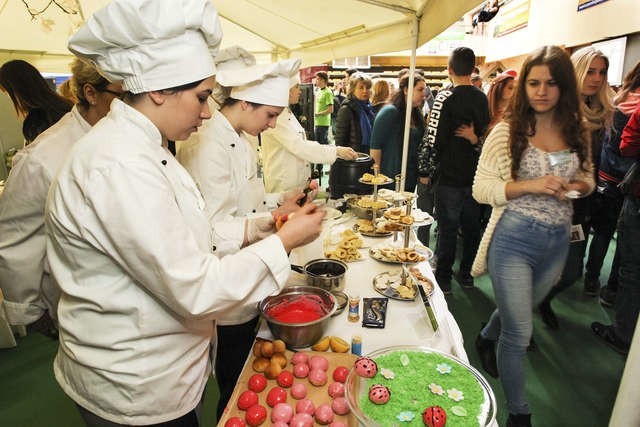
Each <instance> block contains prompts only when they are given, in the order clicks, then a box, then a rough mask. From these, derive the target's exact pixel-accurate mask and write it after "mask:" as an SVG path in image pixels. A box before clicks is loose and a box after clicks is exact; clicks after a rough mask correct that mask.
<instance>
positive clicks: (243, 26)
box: [220, 14, 289, 52]
mask: <svg viewBox="0 0 640 427" xmlns="http://www.w3.org/2000/svg"><path fill="white" fill-rule="evenodd" d="M220 16H221V17H223V18H224V19H226V20H227V21H229V22H231V23H232V24H234V25H237V26H238V27H240V28H242V29H243V30H245V31H247V32H249V33H251V34H253V35H255V36H257V37H260V38H261V39H262V40H265V41H267V42H268V43H271V44H272V45H273V46H274V47H275V48H276V49H277V50H278V51H279V52H280V51H284V52H289V49H287V47H286V46H283V45H281V44H280V43H278V42H276V41H273V40H271V39H269V38H267V37H265V35H264V34H259V33H256V32H255V31H254V30H252V29H251V28H249V27H248V26H246V25H244V24H241V23H240V22H238V21H236V20H234V19H232V18H229V17H228V16H225V15H222V14H220Z"/></svg>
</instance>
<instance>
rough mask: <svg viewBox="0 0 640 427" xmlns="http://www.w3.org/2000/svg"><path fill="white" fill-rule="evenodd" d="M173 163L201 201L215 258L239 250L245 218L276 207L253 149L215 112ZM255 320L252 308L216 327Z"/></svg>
mask: <svg viewBox="0 0 640 427" xmlns="http://www.w3.org/2000/svg"><path fill="white" fill-rule="evenodd" d="M177 159H178V160H179V161H180V163H181V164H182V165H183V166H184V167H185V168H186V169H187V170H188V171H189V173H190V174H191V176H192V177H193V180H194V181H195V182H196V185H197V186H198V188H199V189H200V191H201V192H202V195H203V197H204V200H205V205H206V206H205V211H206V213H207V217H208V218H209V221H210V224H211V226H212V228H213V233H214V239H213V240H214V243H213V245H214V253H215V254H217V255H218V256H226V255H228V254H233V253H235V252H237V251H238V250H240V248H241V247H242V243H243V241H244V222H245V220H246V218H247V216H252V215H254V214H256V213H258V212H266V211H267V210H268V209H269V208H274V207H275V206H274V205H275V204H274V203H273V202H272V199H270V198H269V197H267V195H266V194H265V191H264V184H263V182H262V179H261V178H260V177H258V166H257V162H258V161H257V156H256V152H255V149H254V147H253V146H252V145H251V144H250V143H249V141H248V140H247V138H246V136H245V134H244V133H241V134H238V132H236V131H235V129H234V128H233V127H232V126H231V123H229V120H227V118H226V117H225V116H224V114H222V113H221V112H220V111H215V112H214V113H213V116H212V118H211V120H209V121H207V122H205V123H204V124H203V126H202V127H201V128H200V131H199V132H198V133H197V134H194V135H191V137H190V138H189V139H188V140H187V141H185V142H184V143H182V145H181V147H180V151H179V152H178V154H177ZM257 314H258V312H257V309H256V307H245V308H244V309H241V310H236V311H234V312H233V313H228V315H226V316H224V317H221V318H218V324H220V325H237V324H241V323H245V322H247V321H249V320H251V319H253V318H254V317H256V316H257Z"/></svg>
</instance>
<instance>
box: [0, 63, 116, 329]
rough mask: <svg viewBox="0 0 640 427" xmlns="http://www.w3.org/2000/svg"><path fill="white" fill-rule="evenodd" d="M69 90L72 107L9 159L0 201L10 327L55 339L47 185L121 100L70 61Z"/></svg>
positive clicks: (0, 265) (88, 69)
mask: <svg viewBox="0 0 640 427" xmlns="http://www.w3.org/2000/svg"><path fill="white" fill-rule="evenodd" d="M71 72H72V76H71V79H70V80H69V81H70V82H71V87H72V90H73V92H74V93H75V94H77V95H76V97H77V99H78V103H77V104H76V105H75V106H74V107H73V108H72V109H71V111H70V112H68V113H67V114H65V115H64V116H62V118H61V119H60V120H59V121H58V122H57V123H55V124H54V125H53V126H51V127H50V128H49V129H47V130H46V131H44V132H43V133H41V134H40V135H38V137H37V138H36V139H35V140H34V141H33V142H32V143H31V144H29V145H28V146H27V147H26V148H25V149H23V150H20V151H19V152H18V153H17V154H16V155H15V157H14V158H13V168H12V169H11V174H10V175H9V178H8V179H7V183H6V186H5V189H4V193H3V194H2V197H0V236H2V239H1V240H0V288H2V292H3V293H4V297H5V300H4V307H5V311H6V313H7V319H8V320H9V323H10V324H12V325H32V326H31V328H30V329H32V330H36V331H38V332H42V333H44V334H47V335H50V336H52V337H56V336H57V331H56V328H55V325H54V323H52V319H53V321H55V320H56V318H57V317H56V308H57V305H58V298H59V297H60V291H59V289H58V286H57V285H56V284H55V283H54V282H53V281H52V279H51V277H50V274H49V271H48V268H47V265H46V263H45V230H44V204H45V200H46V198H47V192H48V191H49V186H50V184H51V180H52V179H53V177H54V176H55V174H56V172H57V170H58V168H60V166H61V165H62V163H63V161H64V159H65V158H66V156H67V154H68V153H69V151H70V150H71V147H72V146H73V144H75V142H76V141H77V140H78V139H80V137H82V136H83V135H84V134H85V133H87V132H88V131H89V129H91V126H93V125H94V124H96V122H97V121H98V120H100V119H101V118H102V117H104V116H105V115H106V114H107V113H108V112H109V104H111V101H112V100H113V98H115V97H116V96H118V95H119V94H122V87H121V86H120V85H119V84H114V83H109V81H107V80H106V79H105V78H104V77H102V76H101V75H100V74H98V71H97V70H96V69H95V68H93V67H92V66H91V65H89V64H87V63H85V62H82V61H80V60H79V59H76V60H75V61H74V62H73V64H72V66H71Z"/></svg>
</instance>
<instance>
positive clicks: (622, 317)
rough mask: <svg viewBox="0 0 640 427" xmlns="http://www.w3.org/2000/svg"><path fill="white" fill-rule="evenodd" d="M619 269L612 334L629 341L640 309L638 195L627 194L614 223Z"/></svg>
mask: <svg viewBox="0 0 640 427" xmlns="http://www.w3.org/2000/svg"><path fill="white" fill-rule="evenodd" d="M618 249H620V271H619V274H618V285H619V288H618V296H617V298H616V317H615V321H614V322H613V326H614V328H615V332H616V335H617V336H618V338H620V339H622V341H624V342H625V343H631V338H632V337H633V332H634V330H635V327H636V322H637V320H638V309H639V308H640V198H637V197H634V196H627V197H626V198H625V199H624V204H623V205H622V213H621V214H620V223H619V225H618Z"/></svg>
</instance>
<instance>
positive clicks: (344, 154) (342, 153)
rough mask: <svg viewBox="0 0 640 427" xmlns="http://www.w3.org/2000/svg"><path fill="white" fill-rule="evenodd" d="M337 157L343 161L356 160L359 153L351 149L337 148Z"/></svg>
mask: <svg viewBox="0 0 640 427" xmlns="http://www.w3.org/2000/svg"><path fill="white" fill-rule="evenodd" d="M336 155H337V156H338V157H339V158H340V159H342V160H355V159H357V158H358V153H356V152H355V150H354V149H353V148H351V147H336Z"/></svg>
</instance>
